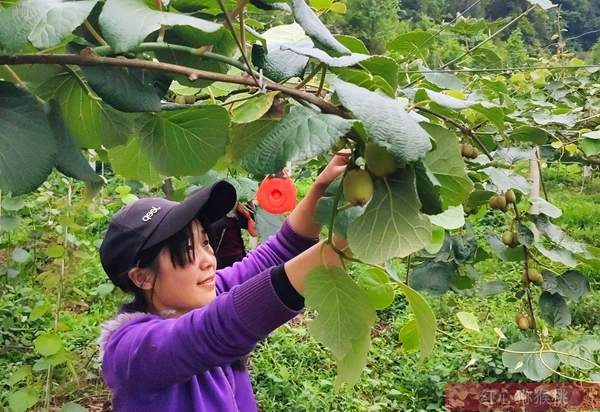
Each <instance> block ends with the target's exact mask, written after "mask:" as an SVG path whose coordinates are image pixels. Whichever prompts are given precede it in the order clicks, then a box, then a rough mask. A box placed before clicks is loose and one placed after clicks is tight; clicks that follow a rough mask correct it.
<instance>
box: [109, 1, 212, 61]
mask: <svg viewBox="0 0 600 412" xmlns="http://www.w3.org/2000/svg"><path fill="white" fill-rule="evenodd" d="M132 21H135V22H137V24H131V22H132ZM99 22H100V26H101V27H102V34H103V35H104V38H105V40H106V41H107V42H108V44H110V45H111V46H112V48H113V49H114V51H115V52H117V53H120V52H125V51H129V50H132V49H134V48H135V47H136V46H137V45H138V44H140V43H141V42H143V41H144V39H145V38H146V36H148V35H149V34H150V33H152V32H153V31H156V30H158V29H160V26H161V25H165V26H190V27H193V28H195V29H197V30H200V31H203V32H207V33H212V32H215V31H217V30H219V29H220V28H221V25H220V24H217V23H213V22H211V21H208V20H203V19H200V18H197V17H191V16H187V15H185V14H178V13H167V12H162V11H158V10H153V9H151V8H150V7H148V5H147V4H146V2H145V1H144V0H107V1H106V3H105V4H104V7H103V8H102V13H101V14H100V18H99Z"/></svg>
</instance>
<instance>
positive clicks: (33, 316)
mask: <svg viewBox="0 0 600 412" xmlns="http://www.w3.org/2000/svg"><path fill="white" fill-rule="evenodd" d="M51 308H52V305H51V304H49V303H45V302H41V303H38V304H37V305H36V306H35V307H34V308H33V309H32V310H31V313H30V314H29V321H30V322H33V321H34V320H38V319H39V318H41V317H42V316H44V315H45V314H46V313H48V311H49V310H50V309H51Z"/></svg>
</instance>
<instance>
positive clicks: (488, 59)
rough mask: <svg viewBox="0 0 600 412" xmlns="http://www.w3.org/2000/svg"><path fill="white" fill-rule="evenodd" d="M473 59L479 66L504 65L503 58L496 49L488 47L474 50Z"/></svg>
mask: <svg viewBox="0 0 600 412" xmlns="http://www.w3.org/2000/svg"><path fill="white" fill-rule="evenodd" d="M470 55H471V60H472V61H473V63H475V65H476V66H477V67H485V68H487V67H499V66H502V65H503V64H502V59H501V58H500V56H498V54H496V52H495V51H493V50H491V49H488V48H486V47H480V48H478V49H476V50H473V51H472V52H471V53H470Z"/></svg>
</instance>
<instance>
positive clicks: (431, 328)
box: [398, 283, 437, 361]
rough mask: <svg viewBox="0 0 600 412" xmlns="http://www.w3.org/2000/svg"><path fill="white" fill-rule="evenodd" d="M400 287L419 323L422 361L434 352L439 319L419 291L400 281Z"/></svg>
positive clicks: (418, 330)
mask: <svg viewBox="0 0 600 412" xmlns="http://www.w3.org/2000/svg"><path fill="white" fill-rule="evenodd" d="M398 286H399V288H400V289H401V290H402V293H404V296H406V300H407V301H408V305H409V306H410V308H411V310H412V312H413V314H414V316H415V321H416V323H417V332H418V335H419V348H420V352H421V361H423V360H424V359H425V358H426V357H427V356H429V355H430V354H431V353H432V352H433V348H434V346H435V333H436V328H437V321H436V319H435V315H434V313H433V311H432V310H431V307H430V306H429V304H428V303H427V301H426V300H425V299H424V298H423V296H421V295H420V294H419V293H417V292H416V291H414V290H413V289H411V288H410V287H408V286H407V285H405V284H404V283H398Z"/></svg>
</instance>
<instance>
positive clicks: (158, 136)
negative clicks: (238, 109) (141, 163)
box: [140, 105, 229, 176]
mask: <svg viewBox="0 0 600 412" xmlns="http://www.w3.org/2000/svg"><path fill="white" fill-rule="evenodd" d="M144 116H145V117H144V118H143V123H141V127H140V146H141V147H142V150H143V151H144V152H145V154H146V155H147V156H148V157H149V158H150V160H151V161H152V165H153V166H154V167H155V168H156V170H158V171H159V172H160V173H162V174H164V175H166V176H184V175H200V174H203V173H206V172H207V171H208V170H210V169H211V168H212V167H213V165H214V164H215V163H216V162H217V160H218V159H219V158H220V157H221V156H222V155H224V154H225V146H226V145H227V138H228V133H229V117H228V115H227V111H226V110H225V109H224V108H222V107H220V106H216V105H204V106H198V107H193V108H189V109H184V110H177V111H169V112H161V113H159V114H153V115H150V114H146V115H144Z"/></svg>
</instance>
